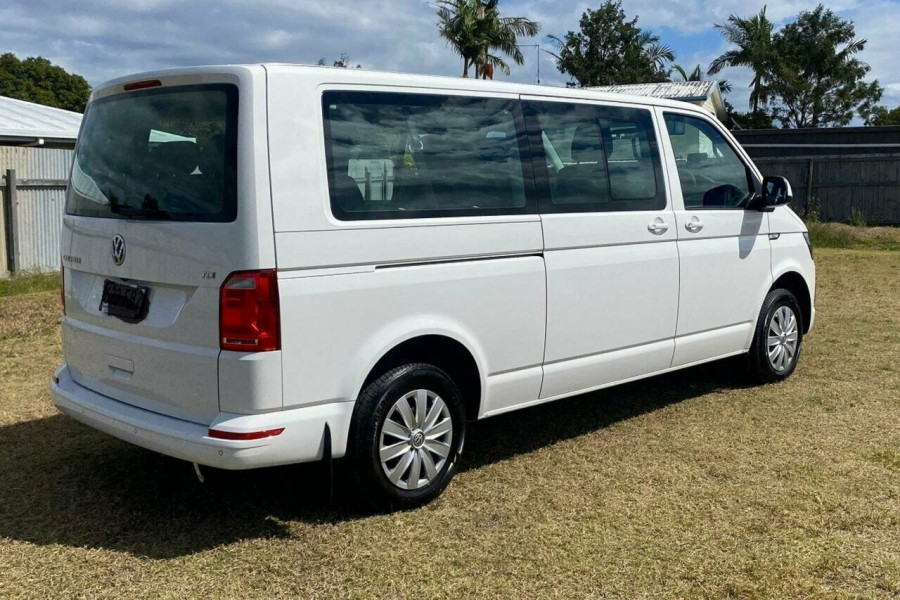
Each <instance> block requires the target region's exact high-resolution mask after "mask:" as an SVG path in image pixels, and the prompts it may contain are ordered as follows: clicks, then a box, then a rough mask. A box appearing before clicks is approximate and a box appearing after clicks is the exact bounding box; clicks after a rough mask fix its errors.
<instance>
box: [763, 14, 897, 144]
mask: <svg viewBox="0 0 900 600" xmlns="http://www.w3.org/2000/svg"><path fill="white" fill-rule="evenodd" d="M773 42H774V43H773V49H774V53H775V58H774V61H773V63H774V64H773V68H772V75H771V83H770V93H771V96H772V98H771V102H770V106H771V114H772V117H773V118H775V119H776V120H778V121H780V122H781V124H782V125H783V126H785V127H825V126H836V125H847V124H848V123H849V122H850V121H851V120H852V119H853V115H854V113H857V112H858V113H860V114H866V113H868V112H869V111H871V110H872V108H873V106H874V105H875V103H876V102H878V100H880V99H881V94H882V92H883V90H882V88H881V86H880V85H879V84H878V81H877V80H875V81H872V82H866V81H864V78H865V76H866V75H867V74H868V72H869V71H870V70H871V69H870V67H869V65H867V64H866V63H864V62H862V61H861V60H859V59H858V58H856V55H857V54H858V53H859V52H861V51H862V50H863V48H865V46H866V40H864V39H857V38H856V32H855V28H854V26H853V23H852V22H851V21H847V20H845V19H842V18H840V17H838V16H837V15H835V14H834V13H833V12H831V11H830V10H828V9H826V8H825V7H824V6H822V5H821V4H820V5H819V6H818V7H816V8H815V10H812V11H804V12H802V13H800V16H799V17H798V18H797V20H796V21H795V22H793V23H790V24H788V25H786V26H785V27H784V29H782V30H781V31H780V32H778V33H777V34H776V35H775V37H774V40H773Z"/></svg>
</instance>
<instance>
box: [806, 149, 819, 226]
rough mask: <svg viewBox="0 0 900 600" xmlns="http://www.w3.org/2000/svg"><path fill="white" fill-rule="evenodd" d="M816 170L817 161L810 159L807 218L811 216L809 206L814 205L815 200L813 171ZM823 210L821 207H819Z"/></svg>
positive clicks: (807, 186) (807, 184) (807, 173)
mask: <svg viewBox="0 0 900 600" xmlns="http://www.w3.org/2000/svg"><path fill="white" fill-rule="evenodd" d="M814 168H815V161H814V160H813V159H811V158H810V159H809V170H808V171H807V172H806V211H805V212H806V216H809V206H810V204H811V203H812V198H813V169H814ZM818 208H819V209H820V210H821V208H822V207H821V206H819V207H818Z"/></svg>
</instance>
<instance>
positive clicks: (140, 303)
mask: <svg viewBox="0 0 900 600" xmlns="http://www.w3.org/2000/svg"><path fill="white" fill-rule="evenodd" d="M149 308H150V288H148V287H146V286H143V285H133V284H129V283H119V282H117V281H111V280H109V279H107V280H105V281H104V282H103V296H102V297H101V298H100V312H103V313H106V314H108V315H109V316H111V317H116V318H118V319H121V320H123V321H125V322H126V323H139V322H141V321H143V320H144V318H145V317H146V316H147V311H148V310H149Z"/></svg>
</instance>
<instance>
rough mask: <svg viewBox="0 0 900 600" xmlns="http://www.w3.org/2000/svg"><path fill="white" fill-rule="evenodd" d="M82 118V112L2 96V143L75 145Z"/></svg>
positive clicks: (0, 141)
mask: <svg viewBox="0 0 900 600" xmlns="http://www.w3.org/2000/svg"><path fill="white" fill-rule="evenodd" d="M81 117H82V115H81V113H76V112H71V111H68V110H62V109H60V108H52V107H50V106H42V105H40V104H34V103H33V102H25V101H23V100H15V99H13V98H6V97H5V96H0V145H29V144H34V145H43V144H52V145H58V146H64V147H74V146H75V138H76V137H77V136H78V128H79V127H81ZM41 140H43V144H42V143H41Z"/></svg>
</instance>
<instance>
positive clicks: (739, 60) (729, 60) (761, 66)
mask: <svg viewBox="0 0 900 600" xmlns="http://www.w3.org/2000/svg"><path fill="white" fill-rule="evenodd" d="M716 29H718V30H719V33H721V34H722V35H723V36H724V37H725V39H726V40H728V42H729V43H731V44H734V45H735V46H737V48H736V49H733V50H729V51H727V52H726V53H725V54H723V55H721V56H720V57H718V58H716V59H715V60H714V61H712V63H710V65H709V70H708V71H707V73H708V74H709V75H715V74H716V73H718V72H719V71H721V70H722V69H724V68H725V67H750V68H751V69H752V70H753V80H752V81H751V82H750V87H751V88H752V89H751V91H750V109H751V110H752V111H753V112H757V111H758V110H759V105H760V103H765V102H766V101H767V100H768V91H767V89H766V81H765V80H766V78H767V76H768V72H769V68H770V65H771V59H772V22H771V21H769V19H768V17H766V7H765V6H763V7H762V10H761V11H759V14H756V15H754V16H752V17H750V18H749V19H744V18H741V17H738V16H736V15H731V16H729V17H728V23H726V24H725V25H718V24H717V25H716Z"/></svg>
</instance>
